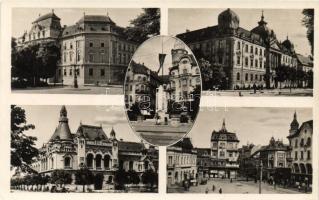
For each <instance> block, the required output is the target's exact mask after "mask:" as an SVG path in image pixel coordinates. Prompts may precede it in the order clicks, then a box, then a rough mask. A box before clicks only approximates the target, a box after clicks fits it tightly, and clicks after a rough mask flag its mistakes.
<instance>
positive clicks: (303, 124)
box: [287, 120, 313, 138]
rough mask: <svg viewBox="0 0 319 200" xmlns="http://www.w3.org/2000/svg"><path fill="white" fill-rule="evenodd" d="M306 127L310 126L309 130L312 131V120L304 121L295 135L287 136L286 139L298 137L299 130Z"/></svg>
mask: <svg viewBox="0 0 319 200" xmlns="http://www.w3.org/2000/svg"><path fill="white" fill-rule="evenodd" d="M307 125H308V126H310V128H311V129H313V120H308V121H305V122H304V123H302V124H301V126H300V127H299V129H298V130H297V131H296V133H295V134H293V135H289V136H287V138H293V137H297V136H299V134H300V132H301V130H302V129H303V128H304V126H307Z"/></svg>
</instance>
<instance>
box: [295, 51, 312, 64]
mask: <svg viewBox="0 0 319 200" xmlns="http://www.w3.org/2000/svg"><path fill="white" fill-rule="evenodd" d="M297 59H298V61H299V62H300V63H301V64H302V65H306V66H309V67H312V66H313V61H312V60H311V59H310V58H309V57H306V56H303V55H301V54H297Z"/></svg>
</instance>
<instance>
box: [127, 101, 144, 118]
mask: <svg viewBox="0 0 319 200" xmlns="http://www.w3.org/2000/svg"><path fill="white" fill-rule="evenodd" d="M141 114H142V113H141V109H140V106H139V103H138V102H135V103H134V104H132V106H131V108H130V109H129V110H127V116H128V118H129V120H130V121H136V120H137V116H139V115H141Z"/></svg>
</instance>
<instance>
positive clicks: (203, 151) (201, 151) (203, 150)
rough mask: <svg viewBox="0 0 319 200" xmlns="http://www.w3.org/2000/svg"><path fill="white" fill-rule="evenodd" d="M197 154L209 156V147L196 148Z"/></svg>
mask: <svg viewBox="0 0 319 200" xmlns="http://www.w3.org/2000/svg"><path fill="white" fill-rule="evenodd" d="M196 150H197V156H210V151H211V149H210V148H196Z"/></svg>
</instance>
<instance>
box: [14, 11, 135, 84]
mask: <svg viewBox="0 0 319 200" xmlns="http://www.w3.org/2000/svg"><path fill="white" fill-rule="evenodd" d="M45 42H54V43H56V45H58V46H59V47H60V50H61V52H60V55H61V60H60V62H59V65H58V68H57V71H56V74H55V76H54V77H52V78H51V80H50V82H55V83H63V84H65V85H73V84H74V82H75V80H76V81H77V83H78V85H107V84H122V83H123V80H124V76H125V71H126V68H127V65H128V63H129V62H130V59H131V57H132V56H133V53H134V52H135V50H136V49H137V46H138V45H139V44H138V43H137V42H135V41H133V40H131V39H128V36H127V35H126V34H125V29H124V28H123V27H120V26H117V25H116V23H115V22H114V21H113V20H112V19H111V18H110V17H109V16H108V14H106V15H86V14H85V13H84V14H83V17H82V18H81V19H79V20H78V21H77V22H76V23H75V24H74V25H70V26H63V27H62V26H61V24H60V18H59V17H57V16H56V15H55V14H54V11H53V10H52V13H48V14H45V15H43V16H39V18H38V19H36V20H35V21H34V22H33V23H32V28H31V30H30V31H29V32H27V31H26V32H25V33H24V34H23V36H22V37H21V38H19V39H18V46H19V47H20V48H21V47H23V46H27V45H32V44H37V43H45Z"/></svg>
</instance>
